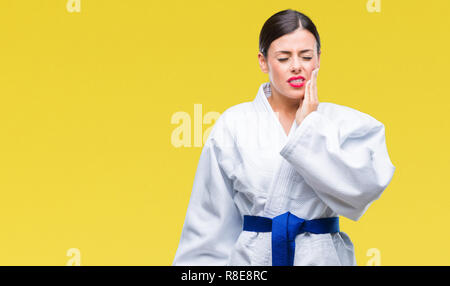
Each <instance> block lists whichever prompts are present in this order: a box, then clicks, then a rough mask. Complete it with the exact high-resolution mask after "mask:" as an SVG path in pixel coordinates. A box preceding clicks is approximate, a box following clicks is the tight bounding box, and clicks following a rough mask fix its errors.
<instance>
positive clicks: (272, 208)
mask: <svg viewBox="0 0 450 286" xmlns="http://www.w3.org/2000/svg"><path fill="white" fill-rule="evenodd" d="M270 95H271V89H270V83H269V82H266V83H263V84H262V85H261V86H260V88H259V90H258V94H257V96H256V98H255V100H254V104H255V106H256V109H257V110H258V112H263V113H267V112H268V113H270V115H269V116H271V117H272V120H275V121H277V126H278V128H277V134H276V135H275V136H280V137H281V138H280V139H281V140H279V142H281V145H280V146H278V147H279V148H278V149H279V151H281V149H282V148H283V146H284V145H285V144H286V142H287V140H288V139H289V138H290V137H291V136H292V134H293V133H294V132H295V129H296V128H297V123H296V121H295V120H294V122H293V123H292V126H291V128H290V130H289V134H288V136H286V133H285V131H284V129H283V126H282V125H281V122H280V120H279V119H278V116H277V114H276V113H275V112H274V111H273V109H272V106H271V105H270V103H269V101H268V100H267V97H269V96H270ZM267 136H271V135H270V134H268V135H267ZM274 163H275V162H274ZM277 165H278V166H277V167H276V168H275V172H274V174H273V177H272V180H271V183H270V186H269V190H268V192H267V194H268V195H267V201H266V205H265V207H264V216H266V217H274V216H277V215H279V214H280V213H281V212H282V211H283V210H284V207H285V204H286V200H287V197H288V196H287V195H288V193H289V191H290V190H291V189H292V184H293V183H294V181H293V177H294V175H295V174H296V171H295V169H294V168H292V166H291V164H289V162H287V161H286V160H285V159H284V158H283V157H282V156H281V155H279V160H278V162H277Z"/></svg>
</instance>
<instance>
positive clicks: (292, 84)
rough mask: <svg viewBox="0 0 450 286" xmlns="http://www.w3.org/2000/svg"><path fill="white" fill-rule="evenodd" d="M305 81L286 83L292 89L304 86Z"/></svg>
mask: <svg viewBox="0 0 450 286" xmlns="http://www.w3.org/2000/svg"><path fill="white" fill-rule="evenodd" d="M305 82H306V81H305V80H303V81H302V82H295V81H289V82H288V83H289V84H290V85H291V86H292V87H302V86H304V85H305Z"/></svg>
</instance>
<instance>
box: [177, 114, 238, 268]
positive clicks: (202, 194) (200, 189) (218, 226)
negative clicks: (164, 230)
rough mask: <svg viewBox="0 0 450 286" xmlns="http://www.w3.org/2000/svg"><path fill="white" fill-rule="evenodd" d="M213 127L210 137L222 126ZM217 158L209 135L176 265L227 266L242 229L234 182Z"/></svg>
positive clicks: (217, 149)
mask: <svg viewBox="0 0 450 286" xmlns="http://www.w3.org/2000/svg"><path fill="white" fill-rule="evenodd" d="M219 120H220V118H219ZM220 124H221V123H220V122H216V125H220ZM214 128H215V129H213V130H212V132H211V134H213V133H214V132H215V131H217V129H218V128H219V127H218V126H214ZM218 157H221V149H220V148H219V147H218V145H217V142H216V140H215V139H214V138H212V135H210V136H209V138H208V140H207V141H206V143H205V145H204V147H203V150H202V153H201V155H200V161H199V164H198V167H197V171H196V174H195V178H194V185H193V189H192V193H191V197H190V200H189V205H188V209H187V213H186V217H185V221H184V225H183V229H182V233H181V239H180V242H179V245H178V250H177V252H176V254H175V259H174V261H173V265H226V264H227V261H228V259H229V256H230V253H231V251H232V249H233V246H234V244H235V242H236V240H237V238H238V236H239V234H240V232H241V230H242V218H241V215H240V213H239V211H238V209H237V207H236V204H235V203H234V201H233V187H232V182H231V180H230V179H229V178H228V177H227V175H226V172H225V170H224V168H223V167H222V166H221V164H220V163H219V158H218Z"/></svg>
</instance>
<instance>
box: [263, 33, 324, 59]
mask: <svg viewBox="0 0 450 286" xmlns="http://www.w3.org/2000/svg"><path fill="white" fill-rule="evenodd" d="M316 45H317V42H316V38H315V37H314V35H313V34H312V33H311V32H309V31H308V30H305V29H301V30H300V29H297V30H295V31H294V32H291V33H289V34H286V35H283V36H281V37H279V38H278V39H276V40H275V41H273V42H272V43H271V45H270V48H271V50H272V52H274V53H275V52H277V51H291V52H299V51H302V50H307V49H311V50H314V49H315V48H316Z"/></svg>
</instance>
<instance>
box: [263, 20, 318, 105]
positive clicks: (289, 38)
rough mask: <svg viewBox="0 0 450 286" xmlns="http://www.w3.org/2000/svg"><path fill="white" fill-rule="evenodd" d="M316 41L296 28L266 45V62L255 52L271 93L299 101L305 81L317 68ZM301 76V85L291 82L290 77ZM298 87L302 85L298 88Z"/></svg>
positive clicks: (302, 30) (308, 33)
mask: <svg viewBox="0 0 450 286" xmlns="http://www.w3.org/2000/svg"><path fill="white" fill-rule="evenodd" d="M316 45H317V43H316V38H315V37H314V35H313V34H312V33H311V32H309V31H308V30H306V29H301V28H299V29H297V30H295V31H293V32H292V33H289V34H286V35H284V36H282V37H280V38H278V39H276V40H275V41H273V42H272V43H271V44H270V47H269V49H268V51H267V59H265V58H264V56H263V54H262V53H261V52H260V53H258V60H259V64H260V67H261V70H262V71H263V72H264V73H268V74H269V80H270V82H271V84H272V89H274V90H273V92H276V93H278V94H280V95H282V96H285V97H287V98H290V99H293V100H300V99H303V97H304V95H305V87H306V82H307V81H308V80H310V79H311V74H312V71H313V70H315V69H316V68H319V66H320V54H317V48H316ZM297 76H302V77H304V82H303V84H300V83H295V82H291V83H289V82H288V80H289V79H290V78H292V77H297ZM298 85H302V86H301V87H298Z"/></svg>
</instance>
